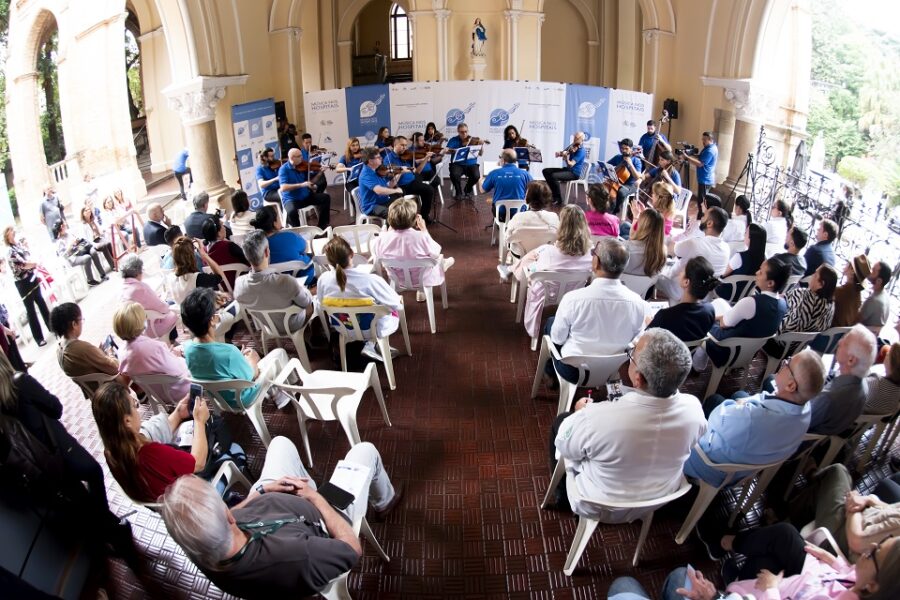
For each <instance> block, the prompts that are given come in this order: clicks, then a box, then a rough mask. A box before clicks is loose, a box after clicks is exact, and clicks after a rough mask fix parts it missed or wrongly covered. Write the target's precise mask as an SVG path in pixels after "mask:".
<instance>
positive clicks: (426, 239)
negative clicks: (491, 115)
mask: <svg viewBox="0 0 900 600" xmlns="http://www.w3.org/2000/svg"><path fill="white" fill-rule="evenodd" d="M516 168H518V167H516ZM416 209H417V207H416V201H415V200H414V199H413V198H410V197H404V198H401V199H399V200H397V201H396V202H393V203H392V204H391V206H390V208H388V215H387V221H388V225H389V226H390V229H388V231H386V232H385V233H383V234H381V235H379V236H378V237H376V238H375V239H374V240H373V241H372V243H371V250H372V256H373V258H375V259H378V258H388V259H399V260H415V259H420V258H434V259H437V258H439V257H440V256H441V245H440V244H438V243H437V242H436V241H434V238H432V237H431V235H430V234H429V233H428V227H427V226H426V224H425V219H423V218H422V215H419V214H416ZM454 262H455V261H454V259H453V258H452V257H450V258H444V259H443V260H442V261H439V263H438V265H437V266H435V267H434V268H432V269H427V270H425V272H423V273H418V275H419V277H421V278H422V280H423V283H424V285H426V286H439V285H441V284H442V283H444V276H445V273H446V272H447V269H449V268H450V267H452V266H453V264H454ZM418 283H419V282H418V280H416V281H413V282H412V284H413V285H416V284H418ZM416 300H418V301H419V302H424V301H425V296H424V295H423V294H422V293H421V292H418V293H417V294H416Z"/></svg>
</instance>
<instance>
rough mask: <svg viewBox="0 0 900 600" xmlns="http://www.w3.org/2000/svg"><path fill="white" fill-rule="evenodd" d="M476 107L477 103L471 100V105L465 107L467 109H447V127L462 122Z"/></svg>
mask: <svg viewBox="0 0 900 600" xmlns="http://www.w3.org/2000/svg"><path fill="white" fill-rule="evenodd" d="M473 108H475V103H474V102H470V103H469V105H468V106H467V107H466V108H465V110H460V109H458V108H451V109H450V110H449V111H447V127H456V126H457V125H459V124H460V123H462V122H464V121H465V120H466V115H467V114H469V112H470V111H471V110H472V109H473Z"/></svg>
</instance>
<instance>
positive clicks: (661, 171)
mask: <svg viewBox="0 0 900 600" xmlns="http://www.w3.org/2000/svg"><path fill="white" fill-rule="evenodd" d="M674 160H675V157H674V156H672V153H671V152H670V151H668V150H663V151H662V152H658V153H657V161H656V164H657V166H655V167H653V168H652V169H650V171H648V173H647V176H648V177H649V178H650V181H651V182H653V183H656V181H663V182H665V183H668V184H669V185H671V186H672V187H673V188H674V189H675V194H676V195H677V194H680V193H681V173H679V172H678V169H676V168H675V167H674V166H672V163H673V162H674Z"/></svg>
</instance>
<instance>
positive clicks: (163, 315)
mask: <svg viewBox="0 0 900 600" xmlns="http://www.w3.org/2000/svg"><path fill="white" fill-rule="evenodd" d="M119 267H120V268H119V271H120V272H121V274H122V300H123V301H125V302H137V303H138V304H140V305H141V306H142V307H143V308H144V310H145V311H147V310H152V311H153V312H155V313H156V314H157V315H158V316H154V317H152V318H150V317H148V318H147V334H148V335H149V336H150V337H153V338H160V337H163V336H164V335H166V332H168V334H169V335H168V337H169V341H170V342H174V341H175V340H176V339H178V329H177V328H176V327H175V324H176V323H177V322H178V315H176V314H175V313H174V312H172V309H171V307H170V306H169V304H167V303H166V302H163V301H162V300H161V299H160V297H159V296H158V295H157V293H156V291H154V290H153V288H151V287H150V286H149V285H147V284H146V283H144V282H143V278H144V261H143V260H141V257H140V256H138V255H137V254H127V255H125V256H124V257H123V258H122V260H121V261H119Z"/></svg>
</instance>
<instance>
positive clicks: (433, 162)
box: [412, 131, 444, 193]
mask: <svg viewBox="0 0 900 600" xmlns="http://www.w3.org/2000/svg"><path fill="white" fill-rule="evenodd" d="M428 146H429V144H427V143H425V134H423V133H422V132H421V131H417V132H415V133H414V134H413V136H412V147H413V151H417V150H418V151H419V152H421V151H423V150H426V149H428ZM422 160H423V161H424V164H423V165H422V168H421V170H419V179H420V180H421V181H424V182H425V183H428V184H430V185H431V187H432V188H434V189H435V190H437V188H438V187H439V186H440V185H441V178H440V177H435V174H436V173H437V169H439V168H440V164H441V162H442V161H443V160H444V157H443V155H442V154H441V153H440V152H437V153H435V152H433V151H430V156H429V157H428V158H425V159H422ZM417 168H418V167H417ZM435 193H437V192H436V191H435Z"/></svg>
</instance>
